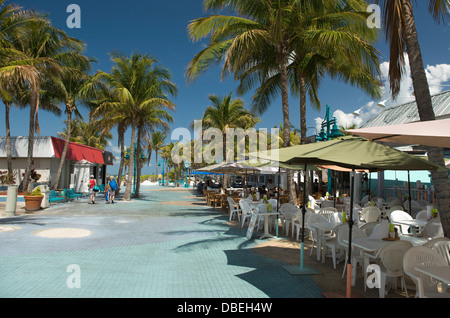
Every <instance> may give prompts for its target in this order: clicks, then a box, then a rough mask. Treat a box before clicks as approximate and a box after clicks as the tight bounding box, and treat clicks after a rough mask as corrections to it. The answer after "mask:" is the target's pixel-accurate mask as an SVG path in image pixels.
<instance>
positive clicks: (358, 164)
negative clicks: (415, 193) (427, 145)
mask: <svg viewBox="0 0 450 318" xmlns="http://www.w3.org/2000/svg"><path fill="white" fill-rule="evenodd" d="M261 157H262V158H265V157H264V155H260V158H261ZM278 157H279V158H278V159H279V162H280V163H283V164H285V165H301V164H303V165H304V166H305V170H306V168H307V165H310V164H314V165H319V166H320V165H337V166H340V167H344V168H349V169H352V184H354V171H355V169H368V170H370V171H383V170H431V171H442V170H444V169H445V170H447V169H446V168H445V167H441V166H439V165H435V164H433V163H431V162H428V161H427V160H424V159H422V158H419V157H417V156H414V155H410V154H407V153H404V152H401V151H399V150H396V149H394V148H391V147H389V146H385V145H382V144H379V143H375V142H371V141H369V140H367V139H365V138H361V137H354V136H344V137H339V138H336V139H333V140H329V141H324V142H320V143H312V144H306V145H299V146H293V147H288V148H282V149H279V150H278ZM266 158H267V157H266ZM305 196H306V192H305V191H304V202H306V197H305ZM353 197H354V195H353V187H352V189H351V194H350V198H351V199H350V200H351V202H350V216H349V219H350V221H349V222H348V225H349V240H348V244H349V253H348V264H349V265H348V269H347V279H348V283H347V286H350V284H349V282H350V281H351V237H352V226H353ZM302 214H303V220H302V222H303V226H304V222H305V214H306V208H305V204H303V209H302ZM303 241H304V234H303V233H302V242H301V244H302V245H301V248H302V249H303ZM300 266H301V267H302V264H300ZM347 296H350V291H349V290H347Z"/></svg>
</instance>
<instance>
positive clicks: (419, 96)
mask: <svg viewBox="0 0 450 318" xmlns="http://www.w3.org/2000/svg"><path fill="white" fill-rule="evenodd" d="M402 8H403V11H404V16H405V34H406V48H407V51H408V57H409V65H410V68H411V77H412V81H413V87H414V95H415V97H416V103H417V107H418V112H419V117H420V120H421V121H427V120H435V119H436V118H435V114H434V111H433V105H432V103H431V95H430V89H429V86H428V81H427V77H426V74H425V70H424V67H423V60H422V53H421V49H420V44H419V40H418V36H417V30H416V26H415V19H414V14H413V9H412V4H411V1H410V0H402ZM427 153H428V159H429V160H430V162H432V163H435V164H438V165H441V166H445V163H444V152H443V149H442V148H434V147H430V148H429V149H428V151H427ZM431 177H432V181H433V185H434V189H435V195H436V201H437V204H438V211H439V215H440V217H441V222H442V226H443V229H444V232H445V235H446V236H447V237H449V235H450V196H449V195H448V194H449V193H450V184H449V179H448V176H447V173H446V172H442V173H435V172H433V173H432V174H431Z"/></svg>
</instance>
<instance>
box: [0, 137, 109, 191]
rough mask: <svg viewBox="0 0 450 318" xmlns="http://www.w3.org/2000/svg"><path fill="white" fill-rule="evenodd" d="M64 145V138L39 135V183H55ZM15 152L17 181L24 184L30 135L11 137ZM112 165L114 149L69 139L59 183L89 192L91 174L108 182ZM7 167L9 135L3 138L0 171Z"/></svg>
mask: <svg viewBox="0 0 450 318" xmlns="http://www.w3.org/2000/svg"><path fill="white" fill-rule="evenodd" d="M64 144H65V140H63V139H61V138H56V137H40V136H38V137H35V139H34V149H33V162H32V169H35V170H36V172H37V173H39V174H40V175H41V178H40V179H39V181H38V183H41V184H42V183H47V184H48V185H50V186H51V185H52V180H54V179H55V177H56V173H57V170H58V166H59V162H60V158H61V154H62V152H63V149H64ZM11 153H12V163H13V171H14V175H15V178H16V184H20V183H21V182H22V178H23V177H22V174H23V173H24V172H25V167H26V163H27V155H28V137H11ZM109 165H113V155H112V153H111V152H109V151H104V150H101V149H97V148H93V147H89V146H86V145H81V144H77V143H74V142H69V148H68V150H67V155H66V160H65V162H64V166H63V170H62V173H61V179H60V182H59V186H60V188H74V189H75V191H77V192H88V187H87V184H88V180H89V176H90V175H94V177H95V178H96V180H97V184H104V183H105V181H106V169H107V166H109ZM7 169H8V166H7V155H6V137H0V171H5V170H7Z"/></svg>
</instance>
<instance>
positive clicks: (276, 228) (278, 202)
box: [275, 166, 280, 237]
mask: <svg viewBox="0 0 450 318" xmlns="http://www.w3.org/2000/svg"><path fill="white" fill-rule="evenodd" d="M278 184H280V166H278ZM279 204H280V193H279V192H278V191H277V220H276V223H275V231H276V233H275V235H276V236H277V237H278V213H279V212H278V205H279Z"/></svg>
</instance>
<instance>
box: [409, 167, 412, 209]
mask: <svg viewBox="0 0 450 318" xmlns="http://www.w3.org/2000/svg"><path fill="white" fill-rule="evenodd" d="M408 201H409V215H411V216H412V209H411V182H410V181H409V170H408Z"/></svg>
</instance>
